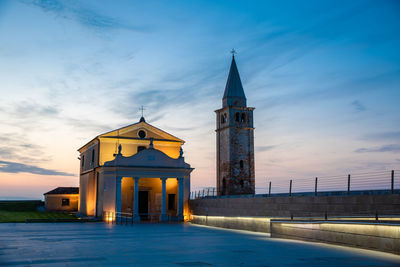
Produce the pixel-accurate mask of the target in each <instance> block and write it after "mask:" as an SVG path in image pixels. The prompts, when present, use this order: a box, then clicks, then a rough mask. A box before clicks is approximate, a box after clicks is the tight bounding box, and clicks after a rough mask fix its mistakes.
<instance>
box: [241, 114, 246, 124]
mask: <svg viewBox="0 0 400 267" xmlns="http://www.w3.org/2000/svg"><path fill="white" fill-rule="evenodd" d="M240 121H241V122H245V121H246V114H244V113H242V118H241V120H240Z"/></svg>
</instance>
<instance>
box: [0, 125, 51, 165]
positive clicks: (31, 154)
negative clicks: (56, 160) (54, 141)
mask: <svg viewBox="0 0 400 267" xmlns="http://www.w3.org/2000/svg"><path fill="white" fill-rule="evenodd" d="M0 134H1V135H0V159H7V160H16V161H23V162H45V161H49V160H50V159H51V157H49V156H48V155H46V153H45V152H44V149H43V147H41V146H39V145H36V144H32V143H30V142H29V140H28V138H27V137H26V136H25V135H23V134H17V133H13V132H4V133H1V132H0Z"/></svg>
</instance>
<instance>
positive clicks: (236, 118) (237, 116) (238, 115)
mask: <svg viewBox="0 0 400 267" xmlns="http://www.w3.org/2000/svg"><path fill="white" fill-rule="evenodd" d="M239 119H240V114H239V112H236V113H235V120H236V121H237V122H239Z"/></svg>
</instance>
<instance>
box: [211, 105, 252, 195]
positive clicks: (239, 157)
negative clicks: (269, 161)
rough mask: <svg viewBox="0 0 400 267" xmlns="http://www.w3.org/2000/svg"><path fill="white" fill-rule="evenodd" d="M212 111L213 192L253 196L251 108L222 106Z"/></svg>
mask: <svg viewBox="0 0 400 267" xmlns="http://www.w3.org/2000/svg"><path fill="white" fill-rule="evenodd" d="M216 112H217V191H218V193H219V195H240V194H254V192H255V173H254V135H253V108H244V107H225V108H222V109H220V110H217V111H216ZM236 113H238V115H239V121H238V120H237V116H238V115H236ZM225 114H226V121H225V122H224V121H223V119H222V117H223V116H224V115H225ZM242 115H244V119H242ZM224 179H225V182H224ZM224 184H225V190H224Z"/></svg>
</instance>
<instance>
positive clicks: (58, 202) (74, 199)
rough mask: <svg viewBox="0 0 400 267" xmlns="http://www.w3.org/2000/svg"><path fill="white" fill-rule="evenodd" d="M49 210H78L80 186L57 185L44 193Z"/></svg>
mask: <svg viewBox="0 0 400 267" xmlns="http://www.w3.org/2000/svg"><path fill="white" fill-rule="evenodd" d="M44 198H45V207H46V210H48V211H78V203H79V187H57V188H56V189H53V190H51V191H49V192H47V193H44Z"/></svg>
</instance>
